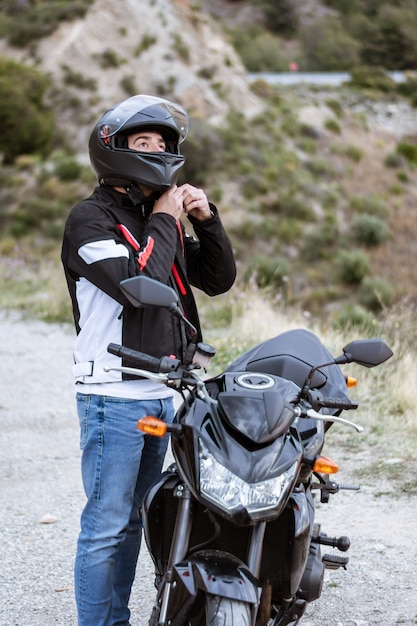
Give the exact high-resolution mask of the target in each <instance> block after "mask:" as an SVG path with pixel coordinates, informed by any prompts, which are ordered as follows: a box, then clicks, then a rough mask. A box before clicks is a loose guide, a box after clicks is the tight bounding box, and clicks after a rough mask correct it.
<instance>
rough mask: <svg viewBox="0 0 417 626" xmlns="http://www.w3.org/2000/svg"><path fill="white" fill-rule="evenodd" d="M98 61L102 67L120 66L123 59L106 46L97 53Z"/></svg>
mask: <svg viewBox="0 0 417 626" xmlns="http://www.w3.org/2000/svg"><path fill="white" fill-rule="evenodd" d="M98 61H99V63H100V66H101V67H102V68H103V69H108V68H116V67H120V66H121V65H122V63H124V60H123V59H122V58H121V57H120V56H119V55H118V53H117V52H116V50H112V49H111V48H107V49H106V50H103V52H102V53H101V54H99V55H98Z"/></svg>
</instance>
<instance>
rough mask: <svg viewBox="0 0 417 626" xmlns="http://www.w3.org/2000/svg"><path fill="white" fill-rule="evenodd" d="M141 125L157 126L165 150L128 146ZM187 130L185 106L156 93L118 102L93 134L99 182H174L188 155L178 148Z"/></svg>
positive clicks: (164, 185)
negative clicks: (150, 150)
mask: <svg viewBox="0 0 417 626" xmlns="http://www.w3.org/2000/svg"><path fill="white" fill-rule="evenodd" d="M139 129H146V130H155V131H157V132H159V133H161V135H162V136H163V138H164V140H165V142H166V152H138V151H136V150H129V149H128V147H127V136H128V135H130V134H132V133H134V132H136V131H137V130H139ZM187 131H188V118H187V114H186V112H185V111H184V109H183V108H182V107H181V106H180V105H178V104H175V103H173V102H169V101H168V100H164V99H163V98H156V97H154V96H147V95H137V96H132V97H131V98H128V99H127V100H124V101H123V102H119V103H118V104H116V105H114V106H113V107H112V108H111V109H109V110H108V111H107V112H106V113H104V115H103V116H102V117H101V119H100V120H99V121H98V122H97V124H96V126H95V127H94V129H93V132H92V133H91V136H90V143H89V149H90V160H91V165H92V166H93V169H94V170H95V172H96V174H97V177H98V180H99V182H100V183H105V184H107V185H111V186H114V187H115V186H123V187H124V186H130V185H131V184H132V183H139V184H142V185H145V186H146V187H149V188H150V189H154V190H157V191H163V190H165V189H168V188H169V187H171V186H172V185H175V183H176V181H177V178H178V175H179V171H180V169H181V168H182V166H183V165H184V162H185V159H184V157H183V156H181V154H180V151H179V144H180V143H181V142H182V141H184V139H185V138H186V136H187Z"/></svg>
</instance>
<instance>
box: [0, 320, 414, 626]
mask: <svg viewBox="0 0 417 626" xmlns="http://www.w3.org/2000/svg"><path fill="white" fill-rule="evenodd" d="M0 331H1V332H0V336H1V344H0V387H1V396H0V424H1V429H0V459H1V472H0V494H1V500H0V501H1V504H2V505H1V507H0V527H1V536H2V542H1V568H0V597H1V600H2V601H1V602H0V624H2V625H3V624H4V626H6V625H7V626H45V624H48V625H50V624H59V625H60V626H69V625H72V626H75V624H76V617H75V606H74V599H73V579H72V568H73V558H74V551H75V543H76V538H77V534H78V523H79V514H80V511H81V508H82V506H83V501H84V497H83V492H82V487H81V479H80V472H79V460H80V452H79V447H78V424H77V419H76V415H75V402H74V398H73V385H72V374H71V353H72V345H73V340H74V334H73V329H72V328H71V327H69V326H61V325H47V324H44V323H42V322H38V321H24V320H22V319H21V317H20V315H19V314H18V313H10V312H8V313H5V312H0ZM345 454H346V453H345ZM339 460H340V459H339ZM346 466H348V464H347V463H346V462H345V463H344V464H343V465H342V470H341V472H340V473H339V479H340V481H341V482H351V480H352V479H351V477H350V476H349V473H348V471H346V469H345V468H346ZM378 488H380V486H379V485H376V484H374V485H373V484H369V483H368V484H367V485H365V486H364V487H363V488H362V489H361V491H360V492H341V493H340V494H338V495H336V496H334V497H333V499H332V500H331V501H330V504H328V505H326V506H325V505H320V507H319V509H320V510H319V514H318V516H317V518H318V521H321V522H322V528H323V530H324V531H325V532H327V533H328V534H329V535H333V534H334V535H341V534H347V535H349V537H350V539H351V543H352V547H351V549H350V551H349V553H348V555H349V557H350V563H349V566H348V569H347V571H344V570H341V571H336V572H329V571H327V572H326V578H325V585H324V590H323V595H322V597H321V598H320V599H319V600H318V601H317V602H316V603H315V604H313V605H312V606H311V607H310V609H309V610H308V613H307V614H306V616H305V617H304V620H303V621H302V623H303V624H304V625H305V626H319V625H320V626H354V625H356V626H365V625H368V624H379V625H381V624H383V625H384V626H393V625H395V624H403V625H411V624H417V593H416V587H417V567H416V563H417V528H416V513H417V507H416V501H415V499H411V498H407V497H406V496H401V497H398V498H394V497H386V496H380V497H377V496H376V495H375V493H376V491H377V489H378ZM152 580H153V576H152V566H151V562H150V559H149V556H148V554H147V552H146V548H144V549H143V550H142V554H141V559H140V563H139V566H138V575H137V580H136V582H135V588H134V591H133V595H132V626H145V624H147V616H148V615H149V612H150V607H151V605H152V600H153V595H154V590H153V583H152ZM92 626H93V625H92Z"/></svg>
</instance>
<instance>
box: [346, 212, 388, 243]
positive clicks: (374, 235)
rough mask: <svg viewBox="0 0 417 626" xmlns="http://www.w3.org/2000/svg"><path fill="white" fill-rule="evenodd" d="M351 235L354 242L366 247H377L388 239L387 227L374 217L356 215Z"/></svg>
mask: <svg viewBox="0 0 417 626" xmlns="http://www.w3.org/2000/svg"><path fill="white" fill-rule="evenodd" d="M352 233H353V237H354V238H355V240H356V241H357V242H359V243H363V244H365V245H366V246H378V245H379V244H381V243H383V242H384V241H385V240H386V239H387V237H388V227H387V225H386V223H385V222H383V221H382V220H381V219H380V218H379V217H377V216H376V215H368V214H366V213H365V214H363V215H358V217H356V219H355V220H354V221H353V225H352Z"/></svg>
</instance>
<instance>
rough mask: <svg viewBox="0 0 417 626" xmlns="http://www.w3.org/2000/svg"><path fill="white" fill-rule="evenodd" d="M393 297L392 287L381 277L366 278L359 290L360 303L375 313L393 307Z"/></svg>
mask: <svg viewBox="0 0 417 626" xmlns="http://www.w3.org/2000/svg"><path fill="white" fill-rule="evenodd" d="M393 295H394V294H393V289H392V287H391V285H390V284H389V283H388V282H387V281H386V280H385V279H384V278H381V277H376V278H372V277H370V276H366V277H365V278H364V279H363V281H362V284H361V287H360V290H359V300H360V303H361V304H363V305H364V306H365V307H366V308H367V309H369V310H370V311H373V312H375V313H377V312H378V311H380V310H381V309H384V308H387V307H389V306H391V304H392V300H393Z"/></svg>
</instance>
